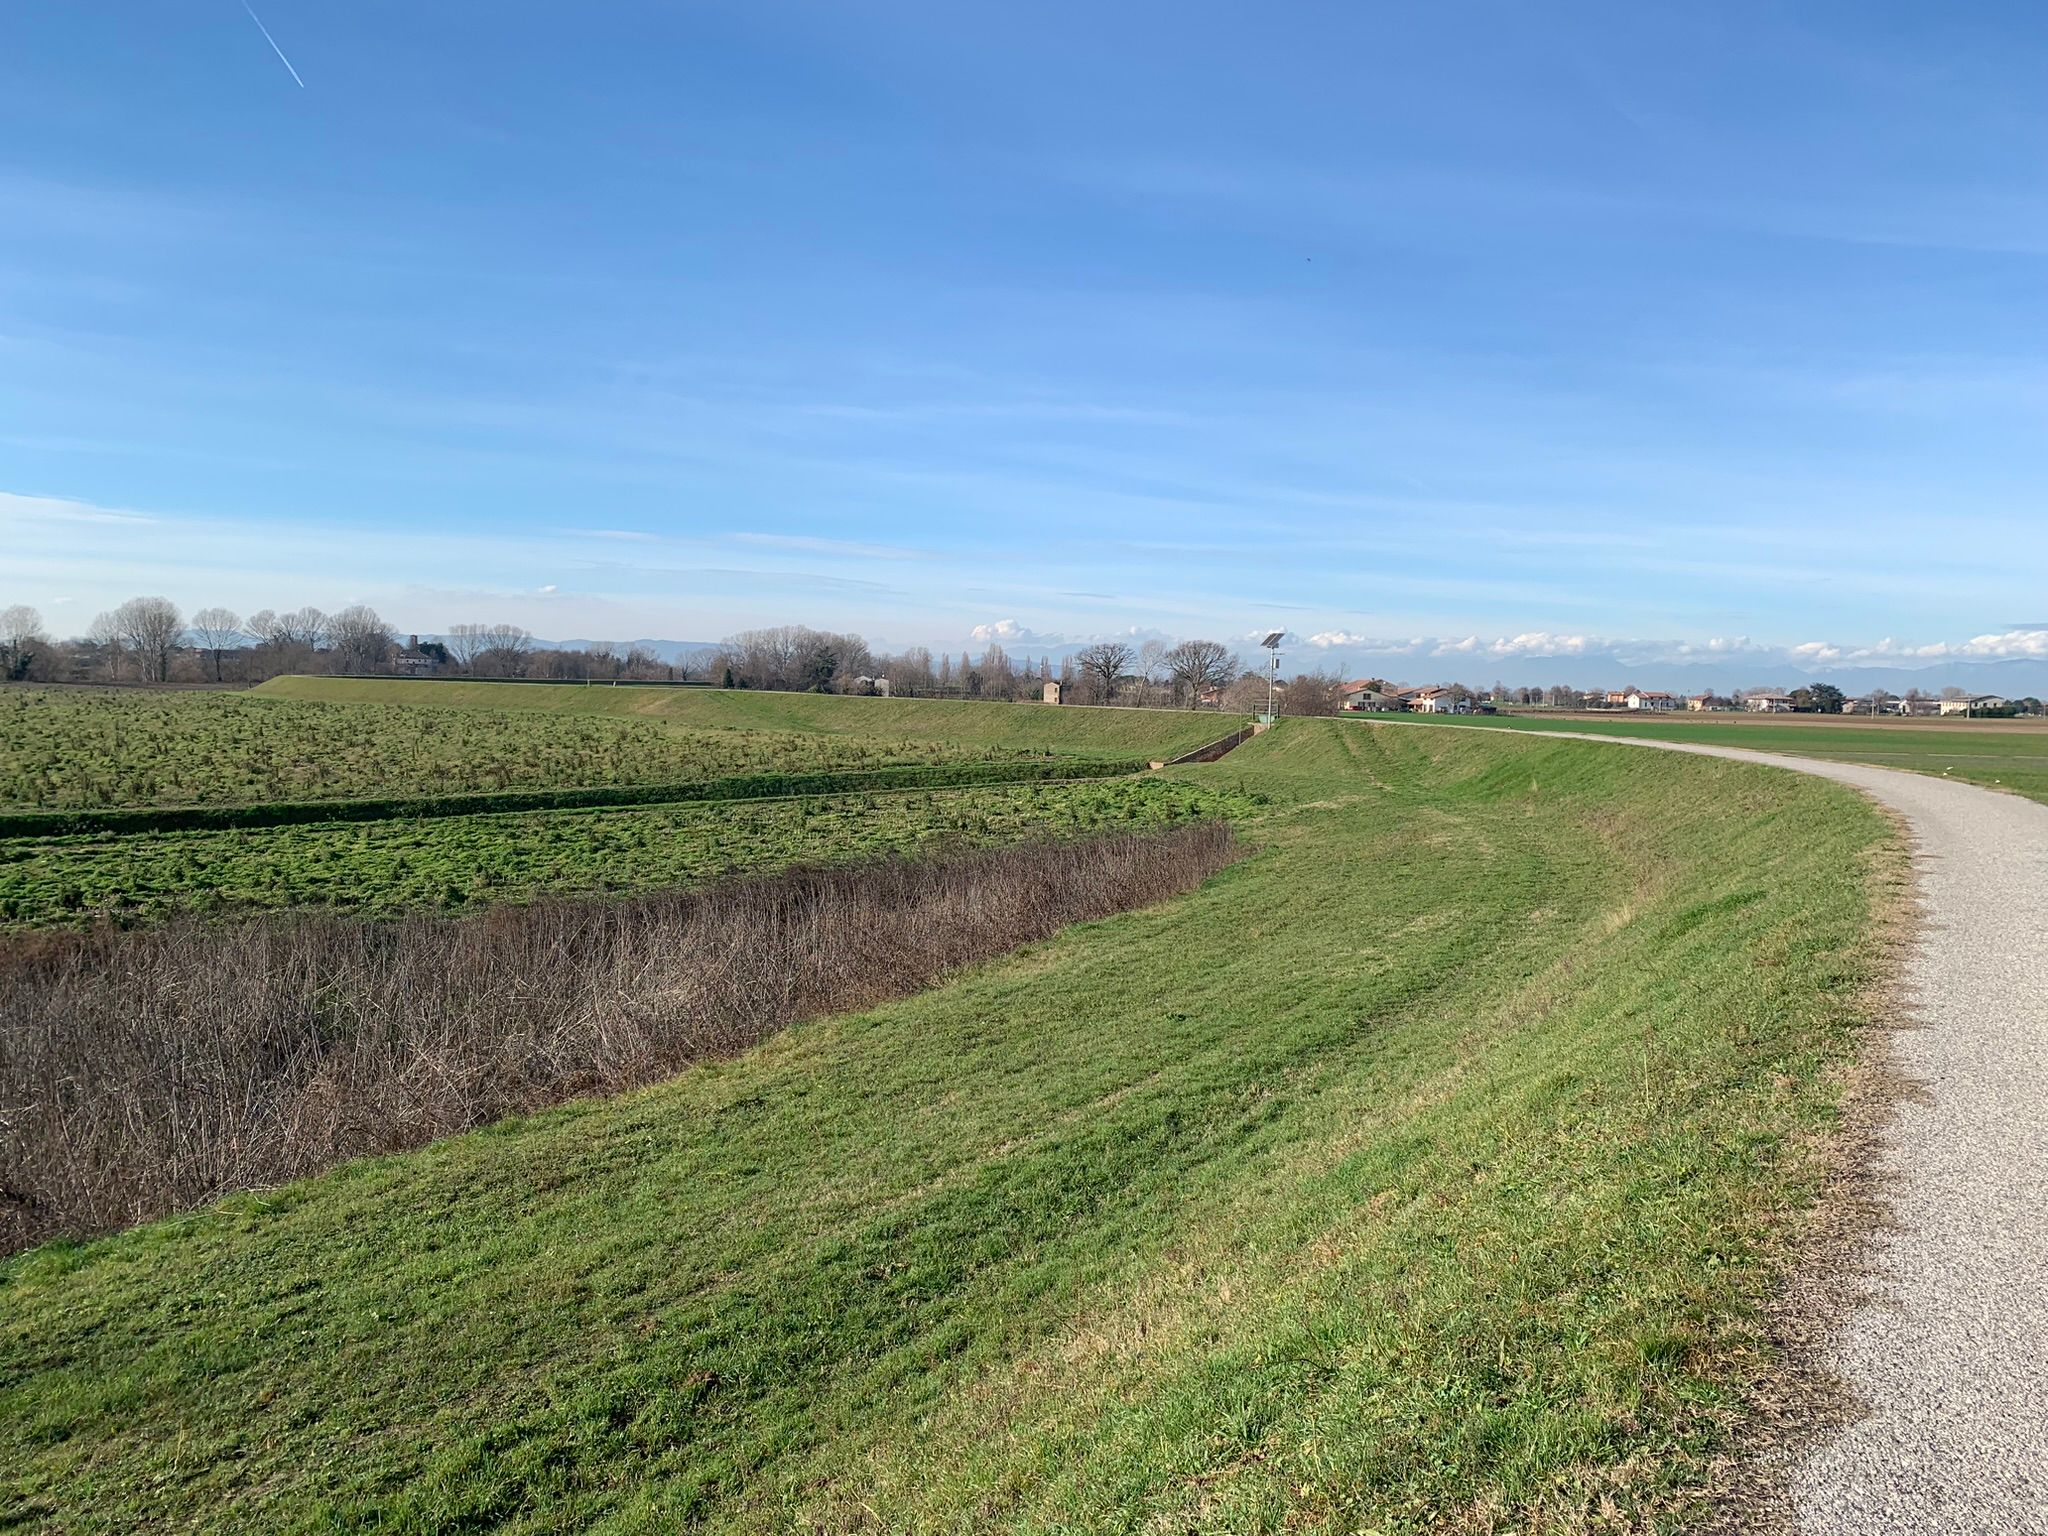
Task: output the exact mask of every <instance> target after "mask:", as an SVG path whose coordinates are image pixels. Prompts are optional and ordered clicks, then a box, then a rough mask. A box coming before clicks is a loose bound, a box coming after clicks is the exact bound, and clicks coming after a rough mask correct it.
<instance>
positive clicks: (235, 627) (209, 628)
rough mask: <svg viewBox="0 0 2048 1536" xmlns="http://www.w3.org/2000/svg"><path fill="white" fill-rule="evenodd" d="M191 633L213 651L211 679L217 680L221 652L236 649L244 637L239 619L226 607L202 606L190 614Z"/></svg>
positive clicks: (218, 679) (218, 678) (201, 643)
mask: <svg viewBox="0 0 2048 1536" xmlns="http://www.w3.org/2000/svg"><path fill="white" fill-rule="evenodd" d="M192 633H193V634H194V635H196V636H197V637H198V639H199V643H200V645H202V646H204V647H205V648H206V649H207V650H209V651H211V652H213V680H214V681H215V682H216V683H217V682H219V681H220V659H221V653H222V652H223V651H231V650H234V649H236V648H237V647H239V646H240V645H241V643H242V640H243V639H244V638H245V637H244V636H243V634H242V621H241V619H240V618H239V617H238V616H237V615H236V614H234V613H233V612H231V611H230V610H228V609H226V608H202V609H200V610H199V611H198V612H197V613H195V614H193V615H192Z"/></svg>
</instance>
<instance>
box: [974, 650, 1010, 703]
mask: <svg viewBox="0 0 2048 1536" xmlns="http://www.w3.org/2000/svg"><path fill="white" fill-rule="evenodd" d="M981 692H982V696H983V697H984V698H990V699H1013V698H1015V697H1016V696H1017V677H1016V673H1015V672H1014V671H1013V670H1012V669H1011V667H1010V653H1009V652H1008V651H1006V650H1004V649H1003V648H1002V647H1001V646H1000V645H998V644H996V643H995V641H993V640H991V641H989V643H988V649H987V650H985V651H983V652H982V653H981Z"/></svg>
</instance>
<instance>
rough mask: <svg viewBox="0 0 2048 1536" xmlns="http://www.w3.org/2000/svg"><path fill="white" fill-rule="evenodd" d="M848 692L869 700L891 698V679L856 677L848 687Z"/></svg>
mask: <svg viewBox="0 0 2048 1536" xmlns="http://www.w3.org/2000/svg"><path fill="white" fill-rule="evenodd" d="M845 691H846V692H848V693H857V694H862V695H865V696H867V697H869V698H877V699H886V698H888V697H889V679H887V678H886V677H867V676H865V675H863V676H861V677H856V678H854V679H853V681H851V682H850V683H848V684H847V685H846V689H845Z"/></svg>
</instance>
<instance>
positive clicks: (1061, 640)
mask: <svg viewBox="0 0 2048 1536" xmlns="http://www.w3.org/2000/svg"><path fill="white" fill-rule="evenodd" d="M967 638H968V639H970V640H972V641H973V642H974V643H975V644H976V645H987V644H988V643H989V642H990V641H991V640H993V641H995V642H996V643H997V644H999V645H1063V644H1065V643H1066V640H1065V636H1063V635H1047V634H1040V633H1039V632H1038V631H1037V630H1035V629H1026V628H1025V627H1024V626H1023V625H1022V624H1019V623H1018V622H1017V621H1016V620H1015V619H997V620H996V621H995V622H994V623H993V624H977V625H975V626H974V628H972V629H970V630H969V631H968V632H967Z"/></svg>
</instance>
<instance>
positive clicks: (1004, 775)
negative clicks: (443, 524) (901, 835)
mask: <svg viewBox="0 0 2048 1536" xmlns="http://www.w3.org/2000/svg"><path fill="white" fill-rule="evenodd" d="M1147 766H1148V764H1146V763H1144V762H1142V761H1121V760H1114V759H1090V758H1033V759H1024V760H1019V761H1015V762H1004V761H997V762H966V763H904V764H901V765H899V766H897V767H893V768H865V769H841V770H838V771H821V772H815V773H749V774H738V775H735V776H734V777H732V778H725V779H702V780H699V781H697V782H695V783H691V784H613V785H604V786H599V787H596V788H588V789H515V790H500V791H496V792H490V793H484V794H469V795H413V796H408V797H395V798H391V799H383V800H290V801H277V802H272V803H270V804H263V805H176V806H156V807H142V808H138V809H129V810H105V811H0V838H6V837H77V836H82V835H86V834H90V833H96V832H195V831H209V832H210V831H220V830H224V829H227V828H231V827H284V826H298V825H303V824H307V823H311V822H323V821H387V820H392V819H395V818H398V817H428V816H480V815H488V814H490V813H492V812H500V811H563V810H577V809H581V808H583V807H587V806H604V805H672V804H680V803H682V802H686V801H692V800H775V799H781V798H783V797H785V796H790V795H844V794H856V793H858V792H859V791H861V790H865V789H954V788H962V787H968V786H972V785H976V784H1028V783H1033V782H1037V781H1041V780H1049V779H1109V778H1116V777H1119V776H1120V775H1123V774H1127V773H1136V772H1139V771H1140V770H1141V769H1143V768H1145V767H1147Z"/></svg>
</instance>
